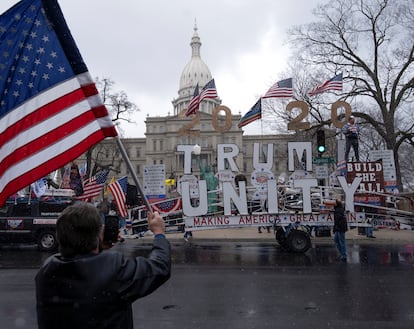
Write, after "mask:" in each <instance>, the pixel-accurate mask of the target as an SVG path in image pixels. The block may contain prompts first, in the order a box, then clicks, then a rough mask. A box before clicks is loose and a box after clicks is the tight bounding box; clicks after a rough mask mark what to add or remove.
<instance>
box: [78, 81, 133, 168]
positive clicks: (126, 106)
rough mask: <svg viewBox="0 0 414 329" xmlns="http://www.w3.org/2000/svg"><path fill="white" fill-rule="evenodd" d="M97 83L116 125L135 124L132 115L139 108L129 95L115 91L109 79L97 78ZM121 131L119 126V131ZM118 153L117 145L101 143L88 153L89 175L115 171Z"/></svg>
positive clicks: (113, 84)
mask: <svg viewBox="0 0 414 329" xmlns="http://www.w3.org/2000/svg"><path fill="white" fill-rule="evenodd" d="M95 83H96V86H97V88H98V90H99V93H100V96H101V97H102V100H103V103H104V104H105V106H106V108H107V109H108V112H109V114H110V116H111V118H112V121H113V122H115V123H118V122H121V121H125V122H133V121H132V120H131V115H132V114H134V113H136V112H137V111H139V108H138V106H137V105H135V104H134V103H133V102H131V101H130V100H129V99H128V95H127V93H126V92H125V91H114V90H113V89H114V86H115V82H113V81H112V80H110V79H107V78H104V79H99V78H96V79H95ZM120 129H121V128H120V126H119V125H118V131H120ZM121 133H122V131H121ZM108 148H109V149H108ZM116 152H117V151H116V144H115V143H113V145H112V144H109V143H100V144H98V145H95V146H94V147H92V148H90V149H89V150H88V151H87V152H86V162H87V168H88V169H87V175H88V176H93V175H95V174H96V173H97V172H98V171H100V170H102V169H113V165H114V159H115V157H116ZM104 159H105V160H104Z"/></svg>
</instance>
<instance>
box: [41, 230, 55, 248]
mask: <svg viewBox="0 0 414 329" xmlns="http://www.w3.org/2000/svg"><path fill="white" fill-rule="evenodd" d="M37 246H38V248H39V250H41V251H53V250H56V249H57V246H58V242H57V239H56V233H55V232H53V231H41V232H40V233H39V235H38V237H37Z"/></svg>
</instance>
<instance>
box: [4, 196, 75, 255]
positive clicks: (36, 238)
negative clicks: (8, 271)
mask: <svg viewBox="0 0 414 329" xmlns="http://www.w3.org/2000/svg"><path fill="white" fill-rule="evenodd" d="M52 191H53V192H51V193H46V194H44V195H43V196H41V197H39V198H36V197H29V196H18V197H13V198H9V199H8V200H7V201H6V203H5V204H4V205H3V207H1V208H0V244H5V243H7V244H10V243H12V244H15V243H19V244H21V243H26V244H27V243H32V244H33V243H35V244H37V247H38V249H39V250H41V251H55V250H56V249H57V247H58V241H57V238H56V221H57V218H58V216H59V214H60V213H61V212H62V211H63V209H65V208H66V207H68V206H69V205H71V204H73V202H74V201H73V198H72V193H71V192H72V191H71V190H70V191H58V190H56V191H54V190H52Z"/></svg>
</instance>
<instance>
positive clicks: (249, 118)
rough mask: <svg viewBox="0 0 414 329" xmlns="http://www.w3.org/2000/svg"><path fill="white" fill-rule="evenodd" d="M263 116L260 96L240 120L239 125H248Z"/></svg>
mask: <svg viewBox="0 0 414 329" xmlns="http://www.w3.org/2000/svg"><path fill="white" fill-rule="evenodd" d="M261 118H262V99H261V98H259V100H258V101H257V102H256V104H254V105H253V107H252V108H251V109H250V111H249V112H247V113H246V114H245V115H244V116H243V117H242V118H241V119H240V121H239V123H238V124H237V126H238V127H239V128H241V127H243V126H245V125H248V124H249V123H251V122H253V121H256V120H259V119H261Z"/></svg>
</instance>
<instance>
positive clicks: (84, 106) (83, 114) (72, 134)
mask: <svg viewBox="0 0 414 329" xmlns="http://www.w3.org/2000/svg"><path fill="white" fill-rule="evenodd" d="M0 54H2V60H1V64H0V205H2V204H3V203H4V202H5V201H6V199H7V197H8V196H9V195H12V194H13V193H15V192H17V191H19V190H20V189H22V188H24V187H25V186H28V185H30V184H31V183H32V182H34V181H36V180H37V179H40V178H42V177H44V176H46V175H47V174H49V173H50V172H52V171H53V170H55V169H57V168H61V167H62V166H64V165H65V164H67V163H69V162H71V161H72V160H73V159H76V158H77V157H79V156H80V155H81V154H83V153H84V152H85V151H86V150H88V149H89V148H90V147H91V146H93V145H94V144H96V143H98V142H100V141H101V140H102V139H104V138H105V137H115V136H117V131H116V128H115V126H114V125H113V123H112V121H111V119H110V117H109V116H108V111H107V109H106V108H105V106H104V104H103V103H102V101H101V99H100V97H99V94H98V91H97V89H96V86H95V83H94V82H93V79H92V78H91V76H90V74H89V72H88V69H87V67H86V64H85V63H84V62H83V59H82V57H81V55H80V53H79V50H78V48H77V46H76V43H75V41H74V40H73V38H72V35H71V33H70V30H69V28H68V26H67V25H66V21H65V18H64V16H63V14H62V12H61V9H60V7H59V4H58V3H57V0H47V1H46V0H26V1H20V2H18V3H17V4H16V5H14V6H13V7H11V8H10V9H9V10H8V11H6V12H5V13H3V14H2V15H1V16H0ZM6 55H7V56H6Z"/></svg>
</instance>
